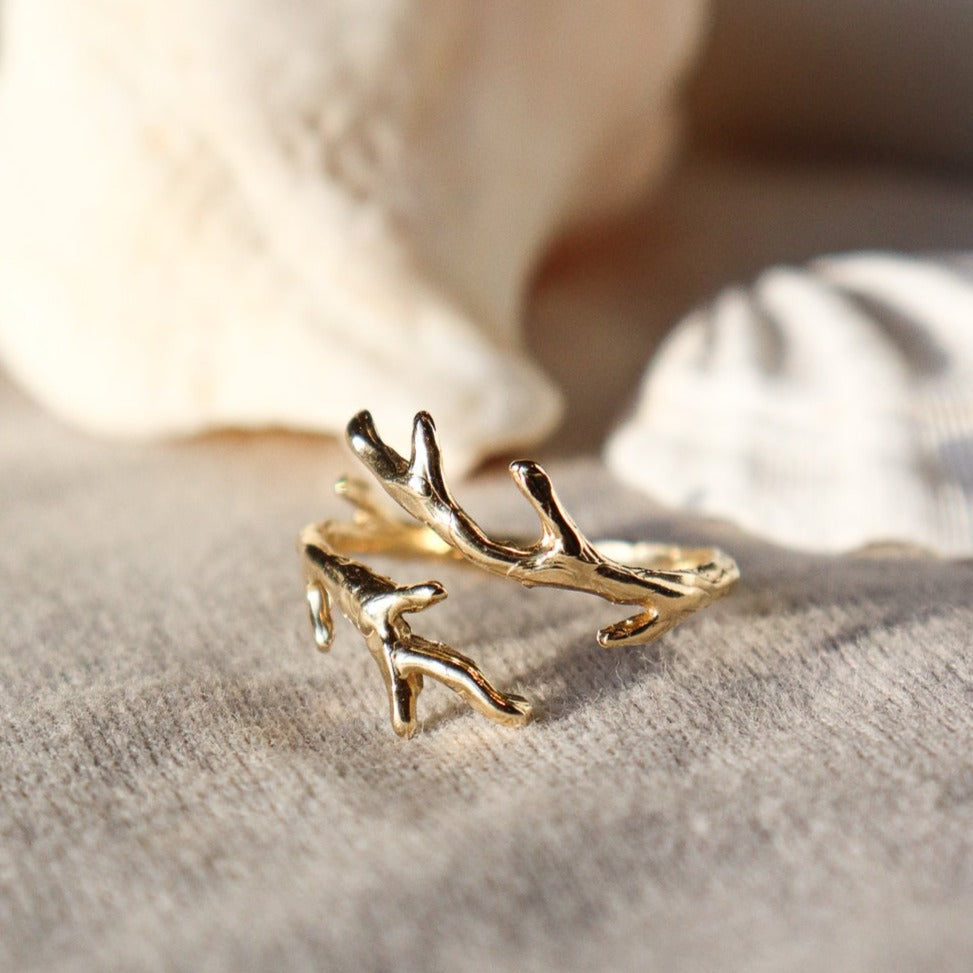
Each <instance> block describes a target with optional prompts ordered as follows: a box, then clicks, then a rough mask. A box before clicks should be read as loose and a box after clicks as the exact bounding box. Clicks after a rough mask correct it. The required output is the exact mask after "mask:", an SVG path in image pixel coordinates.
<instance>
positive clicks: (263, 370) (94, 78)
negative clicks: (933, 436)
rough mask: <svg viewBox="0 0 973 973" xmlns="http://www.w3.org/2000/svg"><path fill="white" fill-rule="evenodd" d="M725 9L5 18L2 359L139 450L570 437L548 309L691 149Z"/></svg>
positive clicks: (99, 11) (435, 7)
mask: <svg viewBox="0 0 973 973" xmlns="http://www.w3.org/2000/svg"><path fill="white" fill-rule="evenodd" d="M702 7H703V0H610V2H608V3H606V4H601V5H599V6H598V8H597V10H595V9H594V8H592V7H591V6H590V5H588V4H585V3H583V2H568V3H563V2H554V0H547V2H537V3H530V4H520V3H514V2H512V0H502V2H499V3H497V4H479V3H474V2H473V0H464V2H456V0H433V2H431V3H423V4H418V3H414V2H409V0H385V2H381V3H379V4H362V3H360V2H358V0H339V2H329V3H318V2H311V0H212V2H207V3H197V2H195V0H133V2H131V3H126V4H118V3H110V2H105V0H93V2H91V3H85V4H77V3H74V2H69V0H45V2H44V3H36V2H35V0H6V2H5V3H4V4H3V6H2V8H0V9H2V15H3V31H2V33H3V40H4V51H3V62H2V79H0V80H2V86H0V99H2V100H0V159H2V170H0V212H2V214H3V219H2V221H0V352H2V354H3V356H4V358H5V359H6V363H7V365H8V366H9V368H10V369H11V371H12V372H13V373H14V374H15V375H16V376H17V377H19V379H20V380H21V381H22V382H23V383H24V384H25V385H26V386H27V387H28V388H30V389H31V390H33V392H34V393H36V395H37V396H38V397H40V398H41V399H42V400H43V401H44V402H46V403H47V404H48V405H49V406H50V407H52V408H53V409H55V410H57V411H58V412H59V413H61V414H62V415H64V416H66V417H68V418H70V419H71V420H73V421H75V422H78V423H80V424H82V425H84V426H87V427H88V428H91V429H95V430H99V431H103V432H111V433H123V434H138V435H143V434H150V435H151V434H165V433H182V432H189V431H194V430H199V429H204V428H207V427H212V426H221V425H234V426H236V425H276V424H279V425H285V426H294V427H298V428H302V429H312V430H324V431H336V430H339V429H341V428H343V426H344V423H345V422H346V421H347V418H348V416H349V415H350V414H352V413H353V412H354V411H355V410H356V409H358V408H361V407H364V406H367V407H368V408H370V409H371V410H372V411H373V413H374V414H375V416H376V419H377V421H379V422H381V423H382V425H383V426H385V425H388V426H390V427H392V428H395V427H397V426H402V425H403V424H404V423H405V422H406V421H407V420H408V419H409V418H411V416H412V415H413V414H414V412H416V411H417V410H418V409H420V408H424V409H429V410H431V411H433V412H435V414H437V415H438V416H440V417H441V419H442V425H443V435H444V438H445V439H446V441H447V442H446V446H447V449H448V450H449V456H450V463H451V465H452V466H453V467H454V468H456V467H461V466H464V465H468V464H470V463H472V462H474V461H475V460H476V459H477V458H478V457H480V456H482V455H484V454H485V453H489V452H492V451H494V450H497V449H500V448H504V447H509V446H511V445H514V444H520V443H526V442H529V441H531V440H535V439H537V438H539V437H541V436H542V435H544V434H545V433H546V432H547V431H548V430H549V429H550V428H551V427H552V425H553V424H554V422H555V421H556V418H557V416H558V414H559V398H558V394H557V393H556V391H555V390H554V389H553V388H552V387H551V385H550V384H549V382H548V381H547V380H546V379H545V377H544V376H542V375H541V374H540V373H539V372H538V370H537V369H536V368H535V367H534V366H533V365H532V364H531V363H530V362H529V361H528V360H526V359H525V358H524V357H523V356H522V354H521V353H520V351H519V343H518V331H519V309H520V301H521V295H522V291H523V288H524V286H525V282H526V280H527V278H528V275H529V273H530V271H531V269H532V266H533V265H534V263H535V261H536V260H537V259H538V256H539V254H540V253H541V251H542V250H543V249H544V248H545V247H546V246H547V245H548V244H549V243H550V241H551V239H552V238H553V237H554V236H555V235H556V234H557V233H558V232H560V231H561V230H562V229H563V228H564V227H565V226H566V225H568V224H570V223H572V222H575V221H577V220H579V219H583V218H587V217H590V216H592V215H596V214H598V213H600V212H602V211H604V210H606V209H609V208H612V207H615V206H618V205H620V204H622V203H624V202H625V201H626V200H627V199H629V198H633V197H634V196H636V195H637V194H639V193H640V192H642V191H643V190H644V188H645V185H646V183H647V182H649V181H651V179H652V177H653V175H654V174H655V173H656V172H657V171H658V170H659V168H660V165H661V163H662V161H663V159H664V158H665V156H666V154H667V152H668V150H669V147H670V145H671V141H672V138H671V136H672V124H671V122H672V96H673V88H674V84H675V80H676V78H677V76H678V75H679V74H680V71H681V69H682V67H683V65H684V64H685V62H686V61H687V59H688V57H689V54H690V53H691V51H692V49H693V47H694V43H695V39H696V37H697V35H698V33H699V27H700V19H701V11H702Z"/></svg>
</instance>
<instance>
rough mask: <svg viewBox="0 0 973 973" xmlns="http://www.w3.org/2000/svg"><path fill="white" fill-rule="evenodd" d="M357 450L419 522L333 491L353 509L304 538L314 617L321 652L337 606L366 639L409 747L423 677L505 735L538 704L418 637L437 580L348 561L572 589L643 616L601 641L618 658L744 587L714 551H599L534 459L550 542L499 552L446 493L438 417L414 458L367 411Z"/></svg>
mask: <svg viewBox="0 0 973 973" xmlns="http://www.w3.org/2000/svg"><path fill="white" fill-rule="evenodd" d="M348 442H349V444H350V445H351V448H352V450H353V451H354V452H355V454H356V455H357V456H358V458H359V459H360V460H361V461H362V462H363V463H364V464H365V466H366V467H368V469H369V470H370V471H371V473H372V475H373V476H374V477H375V479H376V480H378V482H379V484H380V485H381V486H382V487H383V489H384V490H385V492H386V493H387V494H388V495H389V496H390V497H391V498H392V499H393V500H394V501H395V502H396V503H397V504H398V505H399V506H400V507H401V508H402V509H403V510H404V511H406V513H408V514H410V515H411V516H412V517H413V518H414V520H415V521H416V522H409V521H404V520H399V519H396V518H394V517H391V516H389V514H387V513H386V512H385V511H384V510H383V509H381V507H380V506H379V505H378V504H377V503H376V501H375V498H374V496H373V495H372V494H371V493H370V491H369V489H368V487H367V485H366V484H365V483H363V482H361V481H360V480H352V479H347V478H343V479H341V480H339V481H338V483H337V484H336V485H335V490H336V492H338V493H339V494H341V495H342V496H344V497H345V498H346V499H347V500H349V501H350V502H351V503H352V504H353V506H354V507H355V512H354V515H353V518H352V520H351V521H350V522H349V521H336V520H328V521H323V522H322V523H319V524H311V525H309V526H308V527H305V528H304V530H303V531H301V535H300V550H301V553H302V557H303V564H304V574H305V581H306V584H307V600H308V606H309V608H310V611H311V622H312V626H313V629H314V639H315V642H316V643H317V646H318V648H319V649H321V650H322V651H327V650H328V649H329V648H330V647H331V641H332V637H333V634H332V621H331V603H332V600H334V601H336V602H337V604H338V607H339V608H340V609H341V611H342V612H343V613H344V615H345V616H346V617H347V618H348V619H349V621H351V623H352V624H353V625H354V626H355V627H356V628H357V629H358V631H359V632H361V634H362V636H363V637H364V639H365V643H366V645H367V646H368V648H369V650H370V651H371V653H372V656H373V657H374V658H375V661H376V662H377V663H378V665H379V668H380V670H381V672H382V676H383V678H384V680H385V686H386V689H387V690H388V696H389V705H390V708H391V715H392V727H393V729H394V730H395V732H396V733H398V734H400V735H401V736H407V737H408V736H412V735H413V734H414V733H415V731H416V729H417V727H418V724H417V722H416V699H417V697H418V695H419V692H420V691H421V689H422V680H423V677H424V676H428V677H429V678H431V679H436V680H438V681H439V682H442V683H443V684H444V685H446V686H449V688H450V689H453V690H455V691H456V692H457V693H459V694H460V695H461V696H463V697H464V698H465V699H466V701H467V702H468V703H469V704H470V706H472V707H473V708H474V709H476V710H477V711H479V712H480V713H482V714H483V715H484V716H488V717H489V718H490V719H492V720H496V721H497V722H498V723H505V724H507V725H511V726H520V725H523V724H524V723H526V722H527V721H528V720H529V719H530V712H531V710H530V703H529V702H528V701H527V700H526V699H524V698H523V697H521V696H516V695H513V694H505V693H502V692H500V690H498V689H497V688H496V687H494V686H493V685H492V684H491V683H490V682H489V681H488V680H487V679H486V677H485V676H484V675H483V673H482V672H481V671H480V669H479V667H478V666H477V665H476V663H474V662H473V661H472V660H471V659H469V658H467V657H466V656H464V655H462V654H460V653H459V652H457V651H456V650H454V649H452V648H450V647H449V646H447V645H444V644H442V643H441V642H432V641H430V640H428V639H425V638H422V637H421V636H419V635H416V634H415V633H414V632H413V631H412V628H411V627H410V625H409V623H408V622H406V620H405V618H404V617H403V616H404V615H405V614H406V613H410V612H417V611H422V610H423V609H425V608H428V607H429V606H430V605H434V604H436V602H438V601H442V600H443V598H445V597H446V590H445V589H444V588H443V586H442V585H441V584H440V583H439V582H438V581H426V582H423V583H421V584H414V585H405V586H402V585H397V584H396V583H395V582H394V581H392V580H390V579H389V578H386V577H384V576H382V575H380V574H377V573H376V572H375V571H373V570H372V569H371V568H369V567H367V566H366V565H364V564H362V563H361V562H359V561H357V560H353V559H352V558H350V557H348V556H347V555H349V554H360V553H378V552H383V553H396V554H406V555H408V554H413V555H414V554H423V555H426V556H438V557H460V558H463V559H464V560H466V561H468V562H469V563H471V564H473V565H476V566H477V567H480V568H483V569H484V570H486V571H489V572H491V573H492V574H499V575H501V576H502V577H505V578H513V579H515V580H517V581H519V582H520V583H521V584H523V585H526V586H527V587H533V586H534V585H549V586H553V587H556V588H570V589H573V590H576V591H587V592H590V593H591V594H594V595H598V596H599V597H600V598H604V599H606V600H607V601H611V602H614V603H616V604H627V605H636V606H638V609H639V610H638V611H637V612H636V613H635V614H634V615H632V616H631V617H629V618H626V619H624V620H623V621H620V622H616V623H615V624H614V625H609V626H608V627H606V628H603V629H602V630H601V631H600V632H599V633H598V642H599V643H600V644H601V645H602V646H604V647H606V648H610V647H612V646H616V645H635V644H642V643H645V642H649V641H651V640H652V639H655V638H658V637H659V636H660V635H662V634H663V633H664V632H668V631H669V629H671V628H672V627H673V626H674V625H677V624H678V623H679V622H680V621H682V620H683V619H684V618H685V617H686V616H687V615H689V614H691V613H692V612H694V611H696V610H697V609H699V608H702V607H704V606H705V605H707V604H709V603H710V602H711V601H714V600H715V599H717V598H720V597H722V596H723V595H725V594H726V593H727V591H729V589H730V587H731V586H732V585H733V583H734V582H735V581H736V580H737V578H739V576H740V572H739V569H738V568H737V565H736V562H735V561H734V560H733V559H732V558H731V557H729V556H728V555H727V554H724V553H723V552H722V551H719V550H717V549H715V548H698V549H687V548H680V547H673V546H671V545H667V544H643V543H629V542H626V541H599V542H598V544H597V546H596V545H595V544H592V543H591V542H590V541H589V540H588V539H587V538H586V537H585V536H584V534H582V533H581V531H580V530H579V528H578V526H577V525H576V524H575V523H574V521H573V520H572V519H571V517H570V516H569V515H568V514H567V512H566V511H565V510H564V508H563V507H562V506H561V503H560V501H559V500H558V498H557V494H556V493H555V492H554V487H553V485H552V484H551V480H550V477H549V476H548V475H547V474H546V473H545V472H544V470H543V469H541V467H540V466H538V465H537V463H533V462H530V461H527V460H517V461H516V462H514V463H511V464H510V475H511V476H512V477H513V480H514V482H515V483H516V484H517V486H518V487H519V489H520V491H521V493H523V494H524V496H525V497H526V498H527V500H528V502H529V503H530V504H531V506H533V508H534V510H535V511H536V512H537V515H538V517H539V518H540V525H541V534H540V537H539V538H538V539H537V540H535V541H533V542H524V543H523V544H521V543H520V542H515V541H505V542H502V543H501V542H498V541H494V540H491V539H490V538H489V537H488V536H487V535H486V534H485V533H484V532H483V530H482V529H481V528H480V527H479V526H478V525H477V524H476V523H475V522H474V521H473V520H472V519H471V518H470V516H469V515H468V514H467V513H466V511H464V510H463V508H462V507H460V505H459V504H458V503H457V502H456V500H455V499H453V496H452V494H451V493H450V491H449V488H448V487H447V486H446V481H445V479H444V476H443V466H442V453H441V450H440V447H439V441H438V440H437V438H436V427H435V425H434V424H433V421H432V417H431V416H430V415H429V414H428V413H426V412H420V413H419V414H418V415H417V416H416V418H415V423H414V426H413V432H412V454H411V456H410V458H409V459H406V458H405V457H403V456H401V455H400V454H399V453H397V452H396V451H395V450H394V449H392V448H391V447H390V446H388V445H387V444H386V443H384V442H383V441H382V440H381V438H380V437H379V435H378V433H377V432H376V430H375V425H374V423H373V421H372V417H371V415H370V414H369V413H368V412H359V413H358V415H356V416H355V417H354V418H353V419H352V420H351V422H350V423H349V424H348ZM623 559H624V561H625V562H629V563H623Z"/></svg>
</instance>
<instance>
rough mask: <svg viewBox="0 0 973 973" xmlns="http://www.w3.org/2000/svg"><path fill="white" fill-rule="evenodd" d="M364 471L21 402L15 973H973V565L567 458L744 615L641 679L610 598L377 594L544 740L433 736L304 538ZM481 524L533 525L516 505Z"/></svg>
mask: <svg viewBox="0 0 973 973" xmlns="http://www.w3.org/2000/svg"><path fill="white" fill-rule="evenodd" d="M448 421H449V417H448V416H443V417H440V424H443V423H448ZM383 432H386V433H387V435H388V436H389V438H390V439H391V440H392V442H393V443H394V444H398V445H402V442H403V440H404V439H405V438H406V437H407V430H402V431H400V434H399V435H396V431H394V430H388V431H384V430H383ZM447 464H448V456H447ZM345 466H346V462H345V460H344V457H343V456H342V455H339V453H338V451H337V450H336V449H335V448H334V447H330V446H328V445H327V444H322V443H321V442H320V441H315V440H311V439H303V438H297V437H284V436H272V435H266V436H257V437H229V436H226V437H213V438H209V439H206V440H202V441H198V442H193V443H188V444H181V445H158V446H143V447H132V446H121V445H114V444H107V443H96V442H93V441H90V440H86V439H84V438H81V437H80V436H78V435H76V434H75V433H72V432H69V431H67V430H65V429H64V428H62V427H60V426H58V425H57V424H55V423H54V421H53V420H50V419H48V418H46V417H45V416H43V415H41V414H40V413H39V412H38V411H37V410H36V409H35V408H34V407H33V406H31V405H28V404H27V403H26V402H25V400H24V399H23V398H22V397H21V396H20V395H19V393H17V392H15V391H14V390H12V389H11V388H10V387H9V386H8V385H7V384H5V383H2V384H0V491H2V493H0V524H2V529H0V538H2V544H0V579H2V581H0V601H2V609H3V616H2V618H3V624H2V626H0V700H2V705H0V713H2V726H0V835H2V839H0V968H2V969H5V970H6V969H10V970H25V971H41V970H59V971H60V970H67V971H88V970H91V971H95V970H97V971H103V970H109V969H146V970H193V971H208V970H214V971H215V970H227V971H229V970H233V971H239V970H268V971H269V970H274V971H287V970H306V969H314V968H319V969H341V970H345V969H347V970H351V969H355V970H391V969H396V970H452V969H467V970H479V969H482V970H488V969H489V970H493V969H498V968H507V969H518V970H589V969H590V970H602V969H610V970H646V969H667V970H692V969H717V968H718V969H723V970H742V969H748V970H761V969H767V970H876V971H878V970H882V971H888V970H919V969H938V970H960V969H969V968H970V966H971V965H973V920H971V916H973V747H971V743H973V636H971V634H970V632H971V623H973V604H971V600H973V599H971V591H973V564H971V563H969V562H967V563H950V562H939V561H931V560H920V561H909V560H902V559H895V558H871V559H861V558H859V559H855V558H843V559H834V560H831V559H825V558H812V557H807V556H802V555H797V554H793V553H789V552H787V551H783V550H778V549H774V548H771V547H768V546H765V545H761V544H758V543H756V542H754V541H751V540H749V539H747V538H746V537H742V536H736V535H734V534H732V533H731V532H729V531H728V530H727V529H726V528H723V527H720V526H719V525H713V524H706V523H701V522H697V521H693V520H690V519H685V518H683V519H679V518H675V517H673V516H671V515H666V514H665V513H663V512H661V511H659V510H656V509H653V508H652V506H651V505H650V504H649V503H648V501H646V500H644V499H642V498H639V497H637V496H635V495H634V494H632V493H629V492H626V491H625V490H623V489H622V488H620V487H618V486H616V485H615V484H614V483H613V482H612V481H611V480H610V479H609V478H608V476H607V474H606V473H605V472H604V471H603V470H602V469H601V468H600V467H598V466H597V465H596V464H595V463H594V462H586V461H575V462H567V461H558V462H556V463H555V464H553V466H552V468H551V471H552V474H553V475H554V478H555V482H556V484H557V485H558V487H559V490H560V492H561V494H562V497H563V499H564V500H565V502H566V504H567V505H568V508H569V509H571V510H572V511H573V512H574V513H575V515H576V517H577V518H578V520H579V521H580V523H581V525H582V526H583V528H585V529H586V530H588V531H589V532H590V533H591V534H592V536H598V534H599V532H601V533H612V534H617V535H622V536H628V537H640V536H648V537H668V536H671V537H679V538H682V539H685V540H687V541H698V540H716V541H718V542H720V543H721V544H723V545H724V546H725V547H727V548H728V549H730V550H731V551H732V552H733V553H735V554H736V555H737V556H738V558H739V560H740V562H741V565H742V569H743V572H744V580H743V582H742V583H741V585H740V587H739V588H738V590H737V591H736V593H735V594H734V595H732V596H731V597H730V598H728V599H727V600H725V601H723V602H721V603H720V604H718V605H716V606H714V607H712V608H711V609H709V610H708V611H706V612H705V613H702V614H700V615H699V616H697V617H696V618H694V619H693V620H691V621H689V622H688V623H686V624H685V625H683V626H682V627H681V628H679V629H677V630H676V631H675V632H673V633H671V634H670V635H668V636H666V637H665V639H664V640H663V641H662V642H661V643H660V644H658V645H657V646H655V647H648V648H642V649H635V650H627V651H620V652H615V653H608V652H605V651H604V650H601V649H599V648H598V647H597V645H596V644H595V641H594V632H595V629H596V628H597V627H598V626H599V625H600V624H603V623H604V622H606V621H609V620H612V619H613V618H615V617H617V609H613V608H612V607H611V606H608V605H605V604H604V603H601V602H599V601H597V600H595V599H591V598H589V597H585V596H583V595H574V594H569V593H560V592H549V591H533V592H527V591H524V590H521V589H519V588H516V587H515V586H512V585H505V584H503V583H501V582H498V581H495V580H491V579H489V578H485V577H480V576H479V575H478V574H476V573H467V572H464V571H463V570H462V569H461V568H459V567H453V568H450V569H449V570H446V569H445V568H444V567H443V566H441V565H434V566H433V565H426V564H421V563H416V564H411V563H400V564H398V565H395V564H393V563H392V562H382V563H383V566H384V567H385V569H386V570H389V571H390V572H394V576H395V577H396V579H397V580H401V581H408V580H421V579H424V578H427V577H438V578H440V579H441V580H443V581H444V582H445V583H446V584H447V587H449V589H450V592H451V597H450V598H449V600H448V601H446V602H445V603H444V604H443V605H441V606H437V607H436V608H435V609H433V610H431V611H429V612H427V613H425V614H424V615H423V616H422V618H421V621H422V625H421V626H420V625H419V624H418V620H417V624H416V628H417V630H419V631H421V632H422V633H423V634H428V635H432V636H437V637H442V638H448V639H449V640H451V641H452V642H453V643H454V644H455V645H456V646H457V647H458V648H460V649H461V650H465V651H469V652H470V654H472V655H473V656H474V657H475V658H476V659H477V660H478V661H479V662H480V663H481V664H482V666H483V668H484V670H485V671H486V673H487V675H488V676H490V677H492V678H494V679H495V680H496V681H497V682H498V684H500V685H501V686H504V687H512V688H516V689H520V690H522V691H524V692H526V693H528V694H529V695H531V697H532V698H534V699H535V700H536V701H537V704H538V708H539V709H540V711H541V713H540V717H539V719H538V720H537V721H536V722H535V723H533V724H532V725H530V726H529V727H527V728H526V729H524V730H521V731H512V730H505V729H502V728H498V727H496V726H494V725H492V724H490V723H488V722H487V721H485V720H483V719H482V718H481V717H478V716H476V715H475V714H472V713H471V712H470V711H468V710H467V709H465V708H464V707H463V706H461V705H459V704H458V703H457V701H456V700H455V698H454V697H452V696H450V694H448V693H447V692H445V691H442V690H438V689H435V688H431V689H428V690H427V691H426V692H425V693H424V694H423V697H422V698H421V701H420V707H421V709H422V712H423V714H424V715H425V718H426V729H425V731H424V732H423V733H422V734H421V735H420V736H419V737H417V738H416V739H415V740H412V741H402V740H399V739H397V738H395V737H394V736H393V735H392V733H391V730H390V728H389V726H388V722H387V717H386V712H385V700H384V692H383V689H382V687H381V684H380V679H379V675H378V672H377V670H376V669H375V667H374V664H373V662H372V660H371V659H370V658H369V656H368V655H367V652H366V651H365V649H364V647H363V645H362V644H361V642H360V641H359V639H358V638H357V636H356V635H355V633H353V632H352V631H351V630H350V628H349V626H347V625H344V624H343V625H342V626H341V628H340V630H339V632H338V637H337V640H336V645H335V648H334V649H333V651H332V653H331V655H330V656H321V655H319V654H317V653H316V652H315V651H314V649H313V647H312V643H311V639H310V634H309V631H308V627H307V623H306V619H305V617H304V611H303V606H302V591H301V584H300V580H299V571H298V564H297V558H296V554H295V550H294V535H295V533H296V531H297V530H298V529H299V527H300V526H301V525H302V524H303V523H304V522H305V521H307V520H308V519H312V518H317V517H320V516H323V515H325V514H326V513H327V512H329V511H331V512H334V511H337V510H338V509H339V505H338V502H337V501H336V500H333V499H330V498H329V497H328V496H327V490H328V484H329V481H330V480H331V478H332V477H333V475H334V474H335V473H337V472H339V470H341V469H343V468H344V467H345ZM457 492H458V494H459V497H460V500H461V501H462V502H464V503H465V504H466V505H467V506H468V507H469V508H470V510H471V512H472V513H473V514H474V515H475V516H478V517H480V518H481V519H482V520H483V521H485V522H486V523H487V525H488V526H489V525H493V526H494V527H506V528H510V529H514V528H517V529H520V528H529V527H530V526H531V523H532V518H531V515H530V512H529V510H527V509H526V504H525V503H524V501H523V499H522V498H521V497H520V496H519V495H518V494H517V493H516V491H515V490H514V488H513V486H512V484H511V483H510V482H509V481H508V480H507V479H506V477H505V476H503V475H498V474H490V475H487V476H484V477H482V478H481V479H479V480H478V481H476V482H473V483H469V484H465V485H462V486H460V487H458V488H457Z"/></svg>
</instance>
